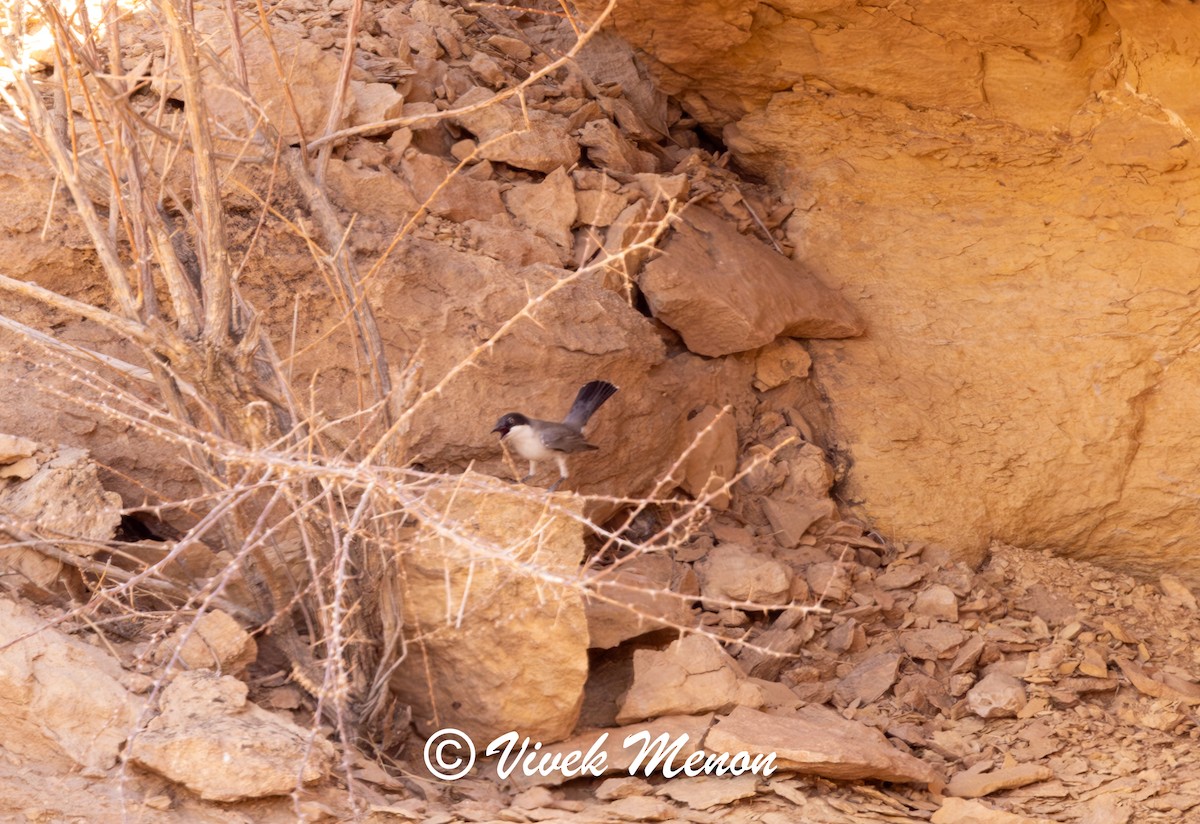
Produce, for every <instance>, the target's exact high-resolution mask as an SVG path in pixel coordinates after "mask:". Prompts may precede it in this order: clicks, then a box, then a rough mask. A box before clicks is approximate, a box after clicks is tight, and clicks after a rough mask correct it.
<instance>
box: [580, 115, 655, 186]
mask: <svg viewBox="0 0 1200 824" xmlns="http://www.w3.org/2000/svg"><path fill="white" fill-rule="evenodd" d="M579 144H580V145H581V146H583V147H585V148H586V149H587V153H588V160H590V161H591V162H592V163H594V164H595V165H597V166H599V167H600V168H602V169H608V170H610V171H613V172H617V173H619V174H634V173H637V172H653V171H656V170H657V169H658V161H657V160H656V159H655V157H654V155H652V154H649V153H648V152H643V151H641V150H639V149H638V148H637V147H636V146H634V145H633V144H632V143H631V142H629V140H628V139H627V138H626V137H625V136H624V135H623V134H621V130H620V129H618V128H617V127H616V124H614V123H613V122H612V121H611V120H603V119H601V120H592V121H590V122H588V123H585V124H584V126H583V128H582V129H580V130H579Z"/></svg>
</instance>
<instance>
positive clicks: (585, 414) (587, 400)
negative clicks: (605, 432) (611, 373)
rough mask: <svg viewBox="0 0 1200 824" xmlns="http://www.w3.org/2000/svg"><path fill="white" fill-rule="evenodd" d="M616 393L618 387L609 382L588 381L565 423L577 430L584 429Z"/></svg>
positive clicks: (576, 397)
mask: <svg viewBox="0 0 1200 824" xmlns="http://www.w3.org/2000/svg"><path fill="white" fill-rule="evenodd" d="M616 392H617V387H615V386H613V385H612V384H611V383H609V382H608V381H588V382H587V383H585V384H584V385H583V387H582V388H581V389H580V390H579V394H578V395H576V396H575V403H573V404H571V411H570V412H568V413H567V417H566V418H565V419H564V420H563V423H565V424H566V425H567V426H573V427H575V428H576V429H583V425H584V424H585V423H587V422H588V418H590V417H592V415H593V414H594V413H595V412H596V410H597V409H599V408H600V405H601V404H603V403H604V402H605V401H606V400H608V399H609V398H611V397H612V396H613V395H615V394H616Z"/></svg>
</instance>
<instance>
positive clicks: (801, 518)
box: [762, 498, 837, 549]
mask: <svg viewBox="0 0 1200 824" xmlns="http://www.w3.org/2000/svg"><path fill="white" fill-rule="evenodd" d="M762 508H763V514H764V515H766V516H767V520H768V521H769V522H770V524H771V530H772V533H771V534H772V535H773V536H774V538H775V540H776V541H778V542H779V545H780V546H782V547H787V548H789V549H794V548H795V547H797V546H799V545H800V539H801V538H803V537H804V534H805V533H806V532H808V530H809V528H810V527H811V526H812V525H813V524H815V523H817V522H818V521H820V520H821V519H822V518H832V517H835V516H836V515H837V506H836V505H835V504H834V503H833V501H831V500H830V499H829V498H802V499H800V500H785V501H780V500H776V499H775V498H764V499H763V501H762Z"/></svg>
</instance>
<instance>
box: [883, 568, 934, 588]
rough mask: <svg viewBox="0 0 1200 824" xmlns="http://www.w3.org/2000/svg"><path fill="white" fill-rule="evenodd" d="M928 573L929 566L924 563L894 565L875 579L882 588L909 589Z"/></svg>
mask: <svg viewBox="0 0 1200 824" xmlns="http://www.w3.org/2000/svg"><path fill="white" fill-rule="evenodd" d="M928 573H929V567H927V566H925V565H924V564H899V565H893V566H890V567H888V570H887V572H884V573H883V574H882V575H880V576H878V577H877V578H876V579H875V586H877V587H879V588H880V589H908V588H909V587H911V586H912V585H913V584H916V583H918V582H919V581H920V580H921V579H922V578H924V577H925V576H926V575H927V574H928Z"/></svg>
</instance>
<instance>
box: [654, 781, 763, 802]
mask: <svg viewBox="0 0 1200 824" xmlns="http://www.w3.org/2000/svg"><path fill="white" fill-rule="evenodd" d="M758 782H759V777H758V776H757V775H754V774H752V773H746V774H744V775H734V776H716V775H698V776H694V777H689V776H682V777H679V778H673V779H671V780H670V781H668V782H666V783H665V784H663V786H662V789H660V790H659V791H658V795H665V796H667V797H669V798H671V799H673V800H675V801H678V802H680V803H681V804H686V805H687V806H689V807H691V808H692V809H693V810H708V809H711V808H713V807H716V806H717V805H719V804H732V803H733V802H734V801H740V800H741V799H743V798H751V797H753V796H755V795H757V794H758Z"/></svg>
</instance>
